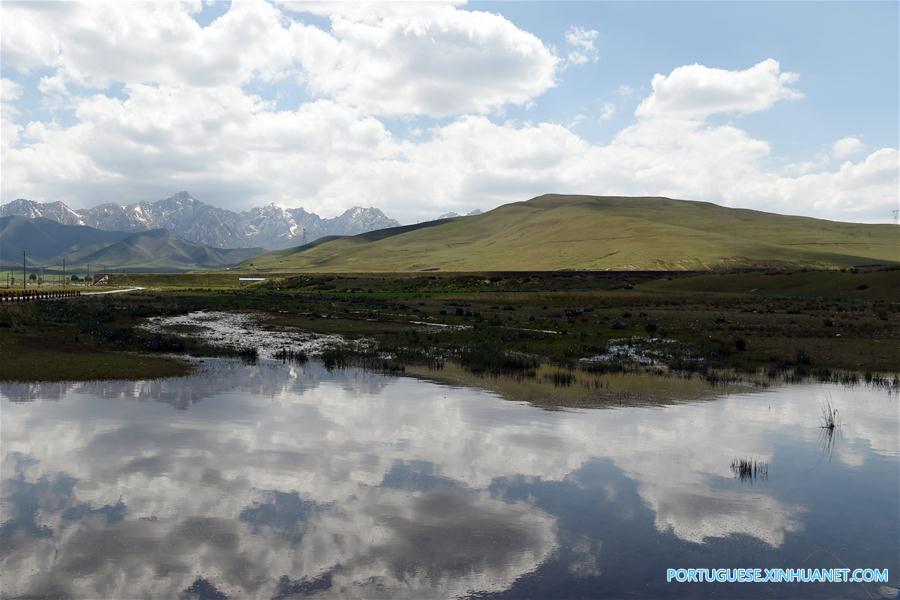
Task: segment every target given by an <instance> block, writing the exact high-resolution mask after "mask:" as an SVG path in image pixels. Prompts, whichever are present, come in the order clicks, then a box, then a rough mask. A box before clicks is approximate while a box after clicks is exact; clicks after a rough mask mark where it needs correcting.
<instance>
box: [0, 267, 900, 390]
mask: <svg viewBox="0 0 900 600" xmlns="http://www.w3.org/2000/svg"><path fill="white" fill-rule="evenodd" d="M237 280H238V274H236V273H227V272H217V273H199V274H177V275H172V274H168V275H167V274H160V275H155V274H154V275H114V276H113V280H112V282H111V283H112V284H113V285H115V286H140V287H144V288H146V289H145V290H143V291H140V292H133V293H126V294H119V295H110V296H96V297H87V298H86V297H82V298H77V299H70V300H58V301H48V302H35V303H29V304H22V305H4V306H0V351H2V353H3V356H4V360H3V361H2V363H0V379H2V380H21V381H36V380H63V379H81V378H88V379H97V378H101V379H102V378H143V377H154V376H164V375H174V374H182V373H185V372H187V371H188V370H190V365H188V364H186V363H184V362H181V361H178V360H176V359H174V358H173V355H178V354H190V355H204V354H207V355H209V354H213V355H218V354H223V353H226V354H227V353H231V354H236V355H246V351H247V349H246V348H233V349H230V350H228V349H222V348H212V347H209V346H207V345H205V344H203V343H202V342H200V341H197V340H191V339H185V338H183V337H181V336H179V335H177V334H178V332H171V333H170V334H160V333H149V332H147V331H144V330H142V329H140V328H139V327H138V326H139V325H140V324H141V323H143V322H145V321H146V319H148V318H150V317H154V316H161V315H177V314H183V313H187V312H191V311H196V310H225V311H258V312H260V313H262V314H264V315H265V326H266V327H271V328H283V327H294V328H301V329H304V330H308V331H313V332H317V333H334V334H340V335H341V336H343V337H344V338H345V339H347V340H355V339H363V338H365V339H367V340H371V341H372V343H371V344H369V345H368V346H367V348H368V349H367V350H366V352H359V351H355V350H352V349H350V347H349V345H347V346H346V347H336V348H333V349H331V358H332V360H334V361H335V362H336V364H354V363H355V364H362V365H363V366H368V367H371V368H375V369H384V370H406V369H410V370H414V369H418V368H421V367H423V366H424V367H439V366H441V365H444V364H451V363H452V364H453V365H460V366H462V367H463V368H464V369H465V370H467V371H468V372H469V373H473V374H476V375H484V374H498V373H518V374H529V373H531V372H532V371H534V372H541V373H543V374H545V375H547V376H549V377H551V378H552V377H555V376H554V375H553V373H555V372H560V373H563V372H575V371H578V372H589V371H594V372H597V373H603V372H622V371H626V370H629V369H632V368H634V367H635V364H634V363H641V361H643V362H644V363H647V362H652V363H653V364H654V365H656V366H657V367H662V368H665V369H667V370H669V371H672V372H686V373H694V374H697V375H699V376H702V377H707V378H709V379H715V378H720V377H726V378H727V377H731V376H735V377H736V376H738V375H741V374H750V373H768V374H769V375H770V376H771V377H785V376H795V375H796V376H817V377H822V378H826V377H836V376H837V375H836V374H837V373H841V372H855V373H859V374H860V376H864V374H865V373H866V372H868V373H870V374H884V373H888V374H893V373H896V372H897V371H898V366H900V343H898V342H900V304H898V302H897V298H898V297H900V294H898V291H900V270H898V269H872V270H863V269H849V270H844V271H797V272H793V273H785V272H783V271H773V272H759V271H747V272H734V273H729V274H708V273H690V272H672V273H667V272H533V273H520V272H515V273H463V274H447V273H442V274H428V275H423V274H401V275H385V274H359V275H350V274H340V275H336V274H309V273H305V274H296V275H278V276H274V277H272V278H270V279H268V280H267V281H265V282H263V283H258V284H253V285H244V286H241V285H240V284H239V283H238V281H237ZM385 357H387V358H385ZM597 357H599V358H597ZM376 358H377V360H376ZM591 358H595V359H596V360H584V359H591ZM547 368H550V369H552V370H550V371H547V370H546V369H547ZM541 369H545V370H544V371H541ZM870 376H871V375H870ZM559 377H561V378H562V379H559V381H557V383H560V384H561V386H565V377H564V376H559Z"/></svg>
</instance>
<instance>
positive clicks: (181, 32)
mask: <svg viewBox="0 0 900 600" xmlns="http://www.w3.org/2000/svg"><path fill="white" fill-rule="evenodd" d="M291 6H292V7H293V8H299V9H302V10H304V11H312V12H316V11H318V10H320V9H322V8H325V7H321V6H316V5H300V6H296V7H295V6H293V5H291ZM189 7H190V5H187V4H182V3H174V2H147V3H110V4H101V3H85V4H51V5H38V4H14V5H10V6H9V7H6V6H4V13H5V19H4V21H3V42H2V44H3V48H2V49H3V56H4V63H5V64H4V66H5V67H7V68H12V69H16V70H19V71H28V70H33V69H38V68H52V69H55V75H54V76H53V77H52V78H48V80H47V85H53V86H54V87H57V88H58V87H59V86H60V85H62V83H63V82H72V83H75V84H77V85H80V86H85V87H90V88H95V89H100V88H106V87H107V86H109V85H110V84H111V83H112V82H128V83H145V84H164V85H184V86H192V87H195V88H196V87H215V86H220V85H233V84H239V83H243V82H247V81H250V80H253V79H260V80H263V81H277V80H283V79H286V78H294V79H299V80H302V81H303V82H305V84H306V85H307V86H308V87H309V88H310V90H311V92H312V93H314V94H315V95H317V96H326V97H330V98H334V99H336V100H338V101H340V102H341V103H346V104H350V105H353V106H356V107H361V108H363V109H365V110H368V111H370V112H374V113H380V114H425V115H434V116H446V115H452V114H459V113H463V112H487V111H490V110H492V109H495V108H497V107H500V106H503V105H505V104H524V103H527V102H529V101H531V100H532V99H533V98H534V97H536V96H538V95H540V94H541V93H542V92H544V91H546V90H547V89H549V88H550V87H553V85H555V80H554V76H555V70H556V65H557V62H558V59H557V58H556V56H555V55H554V54H553V53H552V52H551V51H550V49H549V48H547V47H546V46H545V45H544V44H543V43H542V42H541V40H539V39H538V38H537V37H535V36H534V35H532V34H531V33H528V32H526V31H523V30H521V29H519V28H518V27H516V26H515V25H514V24H513V23H511V22H510V21H508V20H507V19H505V18H504V17H502V16H500V15H497V14H492V13H487V12H480V11H469V10H460V9H458V8H456V7H455V6H453V5H449V4H434V5H432V4H424V5H422V4H410V5H406V6H401V7H379V6H375V7H372V6H364V7H361V6H359V5H347V6H335V5H327V8H329V13H328V14H329V17H330V22H331V27H330V29H323V28H320V27H316V26H313V25H307V24H304V23H303V22H302V21H301V20H296V19H294V18H292V17H291V16H289V15H291V14H294V13H285V12H282V11H281V10H279V8H278V7H277V6H275V5H272V4H270V3H268V2H263V1H262V0H255V1H251V2H240V3H234V4H233V5H232V6H231V7H230V9H229V10H228V12H226V13H225V14H224V15H222V16H221V17H219V18H218V19H216V20H215V21H213V22H212V23H211V24H210V25H209V26H207V27H201V26H200V25H199V24H198V23H197V21H195V20H194V18H193V16H192V14H191V11H190V8H189ZM301 16H302V15H301Z"/></svg>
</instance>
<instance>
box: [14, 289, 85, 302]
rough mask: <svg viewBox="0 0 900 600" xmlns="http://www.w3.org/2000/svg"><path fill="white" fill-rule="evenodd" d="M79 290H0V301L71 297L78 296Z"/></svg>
mask: <svg viewBox="0 0 900 600" xmlns="http://www.w3.org/2000/svg"><path fill="white" fill-rule="evenodd" d="M80 295H81V290H56V291H52V292H50V291H47V292H42V291H40V290H17V291H9V290H0V302H37V301H38V300H52V299H54V298H72V297H74V296H80Z"/></svg>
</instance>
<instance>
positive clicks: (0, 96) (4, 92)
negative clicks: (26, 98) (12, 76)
mask: <svg viewBox="0 0 900 600" xmlns="http://www.w3.org/2000/svg"><path fill="white" fill-rule="evenodd" d="M21 97H22V86H21V85H19V84H18V83H16V82H15V81H11V80H9V79H7V78H5V77H4V78H3V79H2V80H0V100H2V101H3V102H14V101H16V100H18V99H19V98H21Z"/></svg>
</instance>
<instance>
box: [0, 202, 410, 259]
mask: <svg viewBox="0 0 900 600" xmlns="http://www.w3.org/2000/svg"><path fill="white" fill-rule="evenodd" d="M13 215H17V216H22V217H26V218H30V219H34V218H45V219H50V220H52V221H56V222H57V223H61V224H63V225H80V226H88V227H93V228H95V229H100V230H103V231H127V232H137V231H150V230H154V229H166V230H168V231H170V232H171V233H173V234H175V235H176V236H178V237H180V238H182V239H183V240H186V241H190V242H195V243H198V244H204V245H207V246H211V247H215V248H253V247H263V248H268V249H277V248H286V247H288V246H299V245H302V244H307V243H309V242H312V241H314V240H317V239H319V238H322V237H325V236H330V235H356V234H359V233H365V232H367V231H372V230H375V229H382V228H385V227H395V226H397V225H399V223H398V222H397V221H395V220H394V219H391V218H388V217H387V216H385V214H384V213H383V212H381V210H379V209H377V208H372V207H369V208H362V207H354V208H351V209H349V210H347V211H345V212H344V213H343V214H341V215H339V216H337V217H334V218H330V219H323V218H322V217H320V216H319V215H317V214H315V213H311V212H307V211H306V210H304V209H303V208H282V207H280V206H277V205H275V204H269V205H268V206H261V207H256V208H252V209H250V210H247V211H243V212H235V211H231V210H227V209H224V208H217V207H215V206H211V205H209V204H205V203H203V202H201V201H200V200H197V199H196V198H194V197H193V196H191V195H190V194H189V193H187V192H179V193H177V194H175V195H174V196H170V197H169V198H165V199H163V200H156V201H154V202H138V203H134V204H127V205H124V206H123V205H119V204H100V205H97V206H94V207H93V208H84V209H79V210H73V209H72V208H69V207H68V206H66V205H65V204H64V203H63V202H47V203H41V202H35V201H32V200H26V199H23V198H20V199H17V200H13V201H11V202H8V203H7V204H4V205H2V206H0V217H7V216H13Z"/></svg>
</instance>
